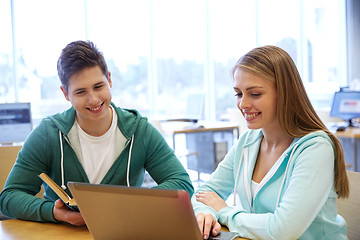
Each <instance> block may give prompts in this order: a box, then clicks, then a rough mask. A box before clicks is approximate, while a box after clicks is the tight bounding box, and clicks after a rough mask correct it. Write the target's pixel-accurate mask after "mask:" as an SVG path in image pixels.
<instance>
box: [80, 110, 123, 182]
mask: <svg viewBox="0 0 360 240" xmlns="http://www.w3.org/2000/svg"><path fill="white" fill-rule="evenodd" d="M111 110H112V112H113V117H112V122H111V126H110V128H109V130H108V131H107V132H106V133H105V134H104V135H102V136H100V137H94V136H91V135H89V134H87V133H86V132H84V130H82V129H81V127H80V126H79V124H78V123H77V121H76V120H75V125H76V128H77V132H78V136H79V142H80V149H81V155H82V156H81V158H80V162H81V164H82V166H83V168H84V170H85V172H86V174H87V176H88V179H89V181H90V183H100V182H101V180H102V179H103V178H104V177H105V175H106V173H107V172H108V171H109V169H110V168H111V166H112V165H113V163H114V161H115V158H116V157H115V156H116V155H115V141H116V127H117V114H116V112H115V110H114V109H113V107H112V106H111Z"/></svg>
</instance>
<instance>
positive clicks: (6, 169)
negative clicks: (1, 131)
mask: <svg viewBox="0 0 360 240" xmlns="http://www.w3.org/2000/svg"><path fill="white" fill-rule="evenodd" d="M20 149H21V146H0V191H2V189H3V188H4V185H5V182H6V179H7V177H8V175H9V173H10V170H11V169H12V167H13V166H14V163H15V160H16V158H17V155H18V153H19V151H20Z"/></svg>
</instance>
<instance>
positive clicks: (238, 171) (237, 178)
mask: <svg viewBox="0 0 360 240" xmlns="http://www.w3.org/2000/svg"><path fill="white" fill-rule="evenodd" d="M244 152H245V149H243V150H242V152H241V156H240V162H239V167H238V170H237V173H236V177H235V187H234V193H233V195H234V203H233V205H234V206H236V188H237V185H238V183H239V173H240V166H241V163H242V160H243V158H244ZM246 155H247V154H246Z"/></svg>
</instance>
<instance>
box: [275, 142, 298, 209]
mask: <svg viewBox="0 0 360 240" xmlns="http://www.w3.org/2000/svg"><path fill="white" fill-rule="evenodd" d="M297 146H298V144H296V145H295V146H294V148H293V149H292V151H291V154H290V157H289V160H288V162H287V164H286V168H285V172H284V177H283V179H282V181H281V185H280V189H279V193H278V197H277V201H276V207H278V206H279V202H280V195H281V191H282V189H283V187H284V182H285V178H286V174H287V171H288V169H289V163H290V161H291V157H292V155H293V153H294V151H295V149H296V147H297Z"/></svg>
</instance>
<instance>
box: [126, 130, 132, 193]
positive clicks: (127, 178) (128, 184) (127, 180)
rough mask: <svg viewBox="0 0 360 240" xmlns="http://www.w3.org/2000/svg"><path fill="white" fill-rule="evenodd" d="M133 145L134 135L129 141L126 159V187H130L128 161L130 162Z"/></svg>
mask: <svg viewBox="0 0 360 240" xmlns="http://www.w3.org/2000/svg"><path fill="white" fill-rule="evenodd" d="M133 143H134V135H132V137H131V140H130V150H129V158H128V165H127V171H126V183H127V186H128V187H130V160H131V151H132V147H133Z"/></svg>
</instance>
